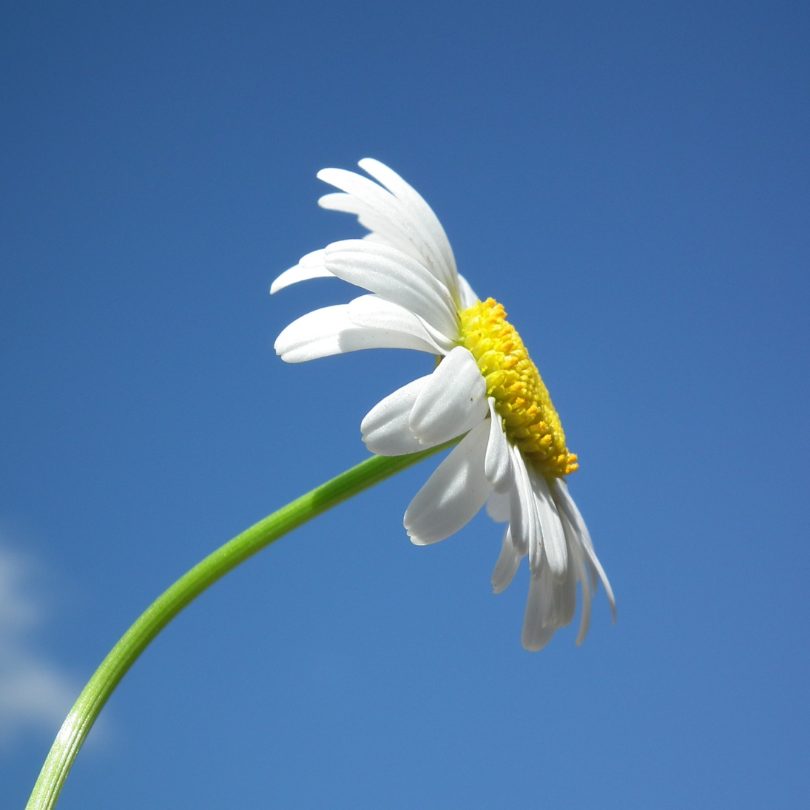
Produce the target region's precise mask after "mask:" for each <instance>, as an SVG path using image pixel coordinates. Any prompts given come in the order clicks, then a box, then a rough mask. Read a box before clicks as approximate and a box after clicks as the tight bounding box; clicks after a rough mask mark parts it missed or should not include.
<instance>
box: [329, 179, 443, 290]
mask: <svg viewBox="0 0 810 810" xmlns="http://www.w3.org/2000/svg"><path fill="white" fill-rule="evenodd" d="M318 178H319V179H321V180H323V181H324V182H325V183H329V184H330V185H332V186H334V187H335V188H338V189H340V190H341V191H345V192H346V193H347V194H349V195H351V196H352V197H353V198H354V201H353V203H352V206H353V207H354V208H356V209H357V211H358V218H359V220H360V222H361V224H363V225H364V226H366V227H370V228H373V230H374V231H379V232H380V233H384V234H386V235H388V236H389V237H392V238H391V241H392V243H393V244H397V245H398V246H400V247H402V246H403V244H402V243H403V242H404V243H406V244H407V245H408V249H407V251H406V252H408V253H409V254H410V255H412V256H414V257H415V258H418V259H420V260H422V261H424V262H425V263H426V265H427V267H428V269H429V270H430V271H431V272H432V273H433V275H434V276H435V277H436V278H437V279H439V280H440V281H442V282H443V283H444V284H445V286H446V287H447V288H448V289H449V290H450V291H451V293H452V294H453V296H454V297H455V296H456V295H457V287H456V283H457V282H456V275H455V270H454V266H453V267H448V265H447V262H446V261H445V260H444V258H443V257H442V256H441V254H440V253H438V252H437V250H436V248H435V246H433V245H432V244H431V243H430V241H429V240H426V239H425V236H424V225H423V223H422V222H421V220H420V219H418V218H415V217H414V215H413V213H412V211H410V210H409V209H408V207H407V206H406V205H405V204H404V203H403V202H402V201H401V200H399V199H397V197H395V196H394V195H393V194H391V193H390V192H388V191H387V190H386V189H384V188H383V187H382V186H380V185H377V183H374V182H372V181H371V180H369V179H368V178H366V177H362V176H361V175H359V174H356V173H355V172H349V171H345V170H344V169H322V170H321V171H320V172H318ZM319 202H320V203H321V204H322V205H323V204H324V202H326V205H327V206H328V207H335V202H336V201H335V200H334V199H333V198H332V196H331V195H330V198H329V199H327V200H326V201H323V200H321V201H319ZM343 210H348V206H347V207H346V208H344V209H343Z"/></svg>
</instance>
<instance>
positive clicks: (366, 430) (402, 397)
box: [360, 374, 430, 456]
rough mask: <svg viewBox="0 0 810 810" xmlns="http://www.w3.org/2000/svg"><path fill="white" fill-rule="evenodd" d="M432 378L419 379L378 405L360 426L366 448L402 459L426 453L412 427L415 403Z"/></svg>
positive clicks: (404, 386) (428, 376)
mask: <svg viewBox="0 0 810 810" xmlns="http://www.w3.org/2000/svg"><path fill="white" fill-rule="evenodd" d="M429 379H430V374H427V375H425V376H424V377H419V378H418V379H416V380H414V381H413V382H409V383H408V384H407V385H403V386H402V388H399V389H397V390H396V391H394V393H393V394H389V395H388V396H387V397H386V398H385V399H383V400H382V401H381V402H378V403H377V404H376V405H375V406H374V407H373V408H372V409H371V410H370V411H369V412H368V413H367V414H366V416H365V417H364V419H363V421H362V422H361V423H360V432H361V433H362V435H363V441H364V442H365V445H366V447H367V448H368V449H369V450H370V451H371V452H372V453H377V454H378V455H381V456H401V455H404V454H405V453H416V452H418V451H419V450H424V449H425V445H423V444H420V442H419V439H417V438H416V436H414V434H413V433H412V432H411V429H410V428H409V427H408V418H409V417H410V415H411V410H412V408H413V403H414V402H415V401H416V398H417V397H418V396H419V393H420V392H421V391H422V389H423V388H424V387H425V385H426V384H427V382H428V380H429Z"/></svg>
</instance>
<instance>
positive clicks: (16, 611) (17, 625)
mask: <svg viewBox="0 0 810 810" xmlns="http://www.w3.org/2000/svg"><path fill="white" fill-rule="evenodd" d="M39 579H40V576H38V566H37V565H36V564H35V562H34V560H33V558H31V557H27V556H25V555H23V554H20V553H17V552H15V551H12V550H10V549H9V548H8V547H5V546H2V545H0V748H2V747H6V748H7V747H9V746H10V745H13V744H14V742H15V741H16V740H18V739H19V738H20V736H21V735H22V734H24V733H26V732H28V731H32V730H39V729H44V730H48V731H55V730H56V729H57V728H58V727H59V723H60V721H61V720H62V719H63V718H64V716H65V714H66V713H67V710H68V709H69V708H70V705H71V703H72V702H73V700H74V698H75V697H76V690H75V687H74V686H73V685H72V684H71V682H70V679H69V678H68V677H67V676H66V675H65V674H64V673H63V672H62V670H61V669H60V668H59V667H58V666H56V665H55V664H54V663H53V662H51V661H49V660H48V659H47V657H46V656H44V655H43V654H42V653H41V652H39V651H38V650H37V646H36V644H35V643H34V639H35V633H36V629H37V628H38V627H40V626H41V625H42V623H43V621H44V619H45V615H44V613H45V611H44V605H45V601H44V599H43V593H42V589H41V587H40V586H39V584H38V580H39Z"/></svg>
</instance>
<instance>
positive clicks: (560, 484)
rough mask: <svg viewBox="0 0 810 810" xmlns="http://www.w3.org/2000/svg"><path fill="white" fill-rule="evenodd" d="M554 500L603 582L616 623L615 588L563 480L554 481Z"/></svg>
mask: <svg viewBox="0 0 810 810" xmlns="http://www.w3.org/2000/svg"><path fill="white" fill-rule="evenodd" d="M554 499H555V501H556V502H557V505H558V506H559V507H560V509H561V510H562V512H563V513H564V514H565V516H566V517H567V518H568V520H569V522H570V524H571V527H572V529H573V531H574V533H575V534H576V535H577V537H578V539H579V541H580V544H581V546H582V549H583V551H584V552H585V555H586V558H587V561H588V563H590V565H591V566H592V567H593V570H594V571H595V572H596V574H597V575H598V577H599V579H600V580H601V581H602V587H604V589H605V593H606V594H607V598H608V601H609V602H610V611H611V614H612V616H613V621H616V597H615V596H614V595H613V588H611V587H610V580H608V578H607V574H606V573H605V569H604V568H602V563H600V562H599V559H598V558H597V556H596V552H595V551H594V548H593V542H592V541H591V533H590V532H589V531H588V527H587V526H586V525H585V521H584V520H583V518H582V515H581V514H580V511H579V509H577V505H576V503H574V499H573V498H572V497H571V493H570V492H569V491H568V486H567V485H566V483H565V481H563V480H562V479H561V478H556V479H554Z"/></svg>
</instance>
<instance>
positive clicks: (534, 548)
mask: <svg viewBox="0 0 810 810" xmlns="http://www.w3.org/2000/svg"><path fill="white" fill-rule="evenodd" d="M509 457H510V460H511V463H512V480H513V484H512V488H511V490H510V492H509V494H510V498H511V502H510V507H509V527H510V529H511V531H512V539H513V540H514V541H515V545H516V546H517V548H518V549H520V551H521V552H522V553H524V554H526V553H529V554H531V558H532V559H536V557H537V554H538V549H539V547H540V546H541V545H542V533H541V528H540V519H539V517H538V515H537V506H536V504H535V498H534V491H533V489H532V483H531V479H530V478H529V471H528V470H527V469H526V462H525V460H524V458H523V456H522V454H521V452H520V450H518V449H517V448H516V447H513V446H512V445H511V444H510V445H509Z"/></svg>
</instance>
